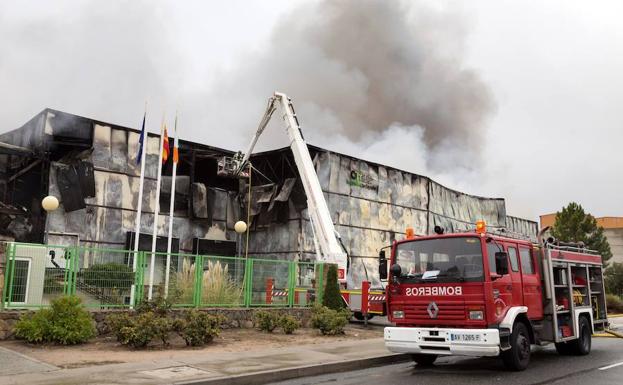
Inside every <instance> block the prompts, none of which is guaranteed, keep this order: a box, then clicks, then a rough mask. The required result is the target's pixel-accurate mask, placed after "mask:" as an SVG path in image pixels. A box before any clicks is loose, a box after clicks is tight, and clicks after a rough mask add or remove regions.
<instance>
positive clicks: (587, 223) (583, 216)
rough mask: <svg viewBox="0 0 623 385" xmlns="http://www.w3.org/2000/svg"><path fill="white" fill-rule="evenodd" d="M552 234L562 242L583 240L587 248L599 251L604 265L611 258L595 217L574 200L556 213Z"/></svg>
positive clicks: (602, 229)
mask: <svg viewBox="0 0 623 385" xmlns="http://www.w3.org/2000/svg"><path fill="white" fill-rule="evenodd" d="M552 235H553V236H554V237H555V238H557V239H558V240H560V241H563V242H584V244H585V245H586V247H587V248H589V249H591V250H596V251H598V252H599V255H601V257H602V258H603V261H604V266H606V265H607V262H608V260H609V259H610V258H612V251H611V250H610V245H609V244H608V240H607V239H606V236H605V235H604V228H603V227H601V226H597V221H596V220H595V217H593V216H592V215H590V214H588V213H586V212H585V211H584V208H582V206H581V205H579V204H577V203H575V202H571V203H569V204H568V205H567V207H563V208H562V211H559V212H557V213H556V220H555V221H554V225H553V226H552Z"/></svg>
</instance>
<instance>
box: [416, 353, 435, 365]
mask: <svg viewBox="0 0 623 385" xmlns="http://www.w3.org/2000/svg"><path fill="white" fill-rule="evenodd" d="M411 358H413V361H415V363H416V364H418V366H432V365H433V363H434V362H435V360H436V359H437V355H436V354H412V355H411Z"/></svg>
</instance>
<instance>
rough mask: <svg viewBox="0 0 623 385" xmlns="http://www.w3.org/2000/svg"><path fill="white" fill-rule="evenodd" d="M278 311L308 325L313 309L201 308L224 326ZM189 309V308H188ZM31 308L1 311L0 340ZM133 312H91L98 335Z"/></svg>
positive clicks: (238, 325)
mask: <svg viewBox="0 0 623 385" xmlns="http://www.w3.org/2000/svg"><path fill="white" fill-rule="evenodd" d="M260 310H263V311H269V312H276V313H279V314H288V315H291V316H293V317H296V318H297V319H299V320H300V321H301V322H302V324H303V326H304V327H308V326H309V323H310V319H311V309H308V308H285V309H215V308H213V309H200V310H199V311H202V312H206V313H208V314H215V315H216V314H219V315H221V316H223V317H224V318H225V320H226V321H225V322H224V323H223V325H222V327H223V328H246V329H249V328H252V327H254V326H255V325H254V319H255V313H257V312H258V311H260ZM184 311H185V310H183V309H173V310H172V312H173V314H174V316H175V314H181V313H182V312H184ZM186 311H187V310H186ZM30 312H31V311H29V310H11V311H3V312H0V340H6V339H11V338H14V336H15V332H14V328H15V323H16V322H17V321H18V320H19V318H20V317H21V316H22V315H24V314H26V313H30ZM122 312H131V310H93V311H91V312H90V313H91V314H92V316H93V322H95V326H96V328H97V333H98V335H105V334H108V333H109V332H110V330H109V329H108V325H107V324H106V316H108V315H109V314H113V313H122Z"/></svg>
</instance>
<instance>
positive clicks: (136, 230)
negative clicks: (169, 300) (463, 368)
mask: <svg viewBox="0 0 623 385" xmlns="http://www.w3.org/2000/svg"><path fill="white" fill-rule="evenodd" d="M146 118H147V102H145V112H144V114H143V126H142V127H141V136H140V137H139V143H138V145H139V151H140V152H141V153H140V154H137V155H138V156H140V162H141V174H140V178H139V182H138V202H137V204H136V219H135V222H136V223H135V226H134V248H133V250H134V253H133V255H134V257H133V258H132V271H133V272H135V273H136V260H137V257H138V239H139V237H140V234H141V210H142V208H143V182H144V181H145V154H146V153H147V146H146V144H147V132H146V131H145V119H146ZM141 138H142V141H141ZM135 291H136V285H132V290H131V292H130V306H132V307H133V306H134V299H135V298H134V297H135V296H136V293H135Z"/></svg>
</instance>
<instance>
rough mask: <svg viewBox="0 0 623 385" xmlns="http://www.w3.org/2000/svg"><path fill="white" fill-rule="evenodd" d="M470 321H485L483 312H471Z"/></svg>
mask: <svg viewBox="0 0 623 385" xmlns="http://www.w3.org/2000/svg"><path fill="white" fill-rule="evenodd" d="M469 319H473V320H483V319H484V314H483V312H482V310H470V312H469Z"/></svg>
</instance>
